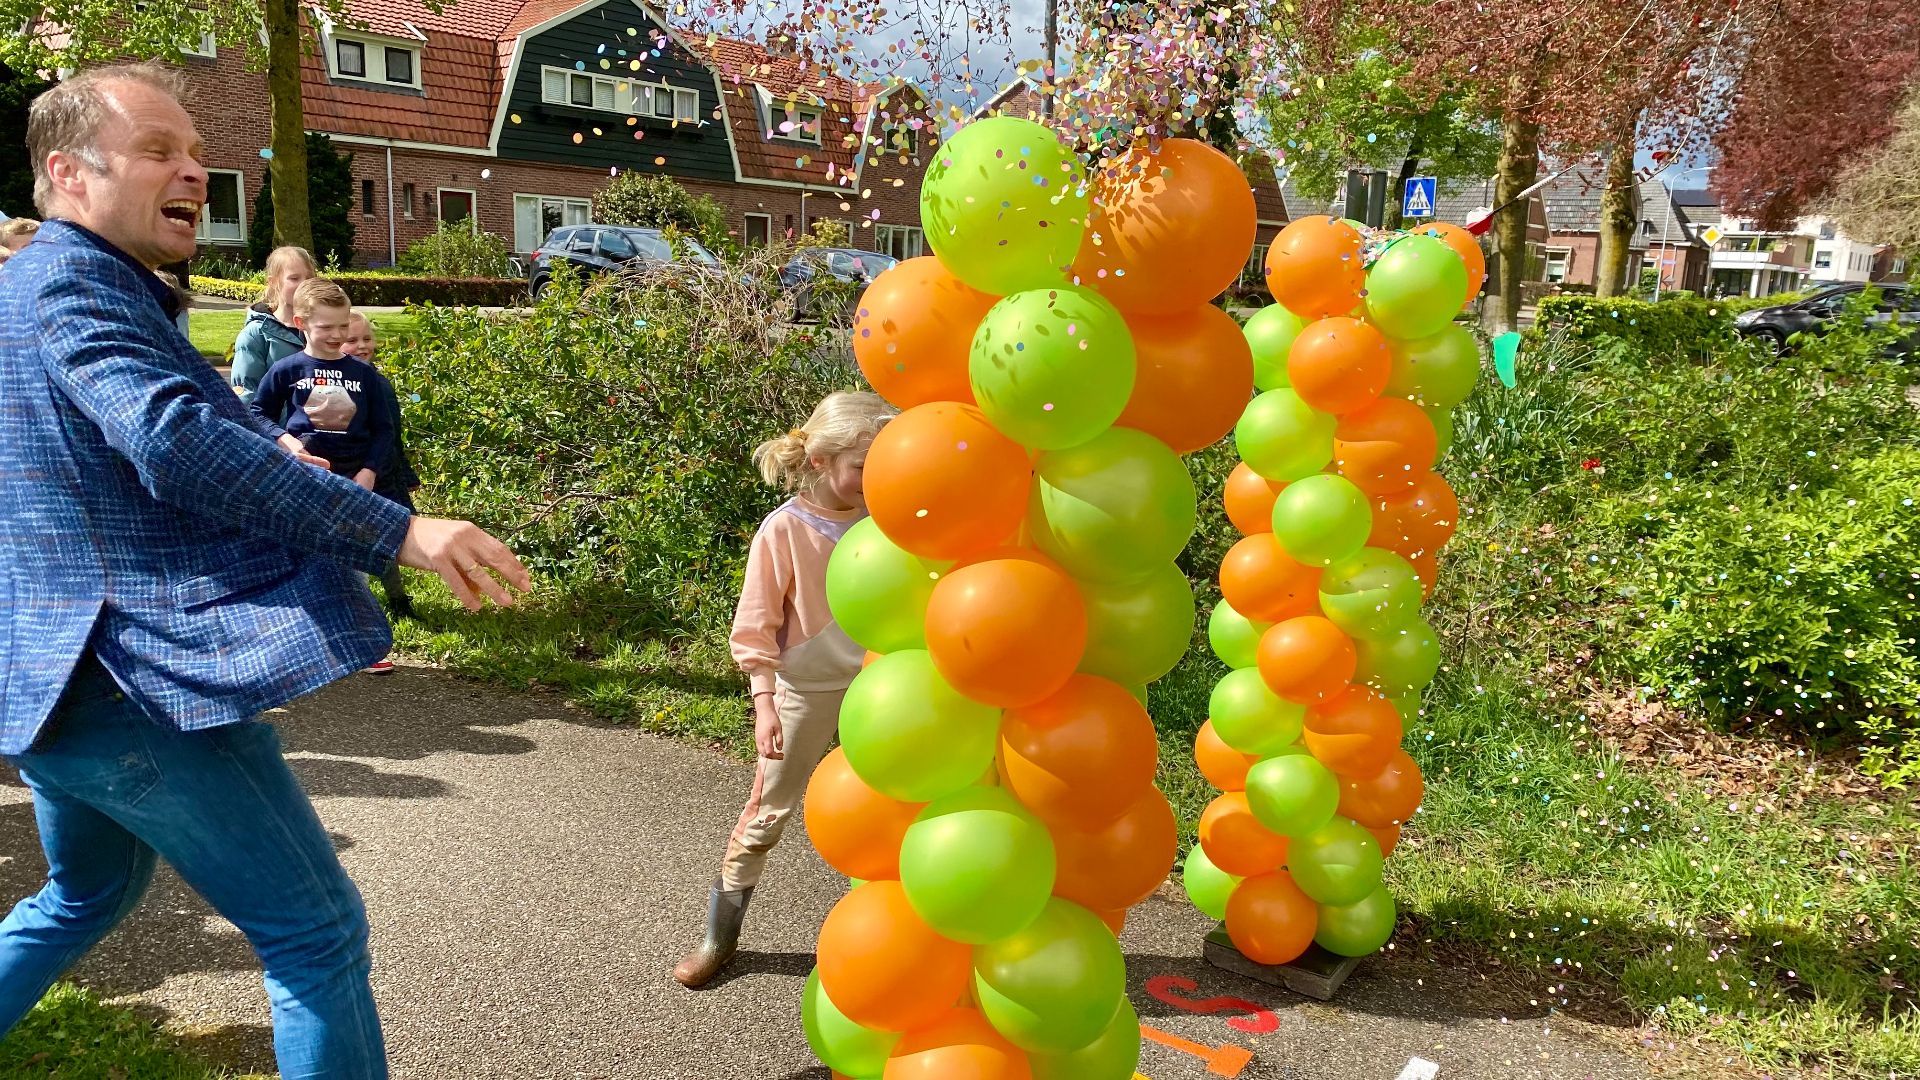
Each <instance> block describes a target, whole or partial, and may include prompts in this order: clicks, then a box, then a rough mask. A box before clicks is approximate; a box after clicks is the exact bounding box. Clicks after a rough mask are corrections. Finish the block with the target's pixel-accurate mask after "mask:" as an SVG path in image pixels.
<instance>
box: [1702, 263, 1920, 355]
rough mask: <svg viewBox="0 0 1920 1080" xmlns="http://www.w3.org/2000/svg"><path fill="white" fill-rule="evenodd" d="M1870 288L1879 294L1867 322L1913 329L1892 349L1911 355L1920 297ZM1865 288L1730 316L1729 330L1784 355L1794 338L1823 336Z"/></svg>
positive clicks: (1889, 287) (1830, 291)
mask: <svg viewBox="0 0 1920 1080" xmlns="http://www.w3.org/2000/svg"><path fill="white" fill-rule="evenodd" d="M1873 287H1874V288H1876V289H1878V290H1880V300H1879V302H1878V304H1876V305H1875V307H1876V309H1877V311H1876V313H1875V314H1874V315H1873V316H1871V318H1870V320H1869V321H1872V322H1897V323H1901V324H1905V325H1908V326H1911V327H1913V331H1912V332H1909V333H1908V334H1907V336H1906V338H1905V339H1904V340H1903V341H1902V342H1901V343H1900V344H1899V345H1898V346H1896V347H1895V349H1894V351H1895V352H1896V353H1897V354H1900V355H1907V354H1909V353H1911V351H1912V349H1913V345H1914V336H1915V332H1920V293H1915V292H1913V291H1912V290H1910V289H1908V288H1907V287H1906V286H1904V285H1899V284H1884V285H1875V286H1873ZM1865 288H1867V285H1866V284H1865V283H1862V282H1851V281H1850V282H1846V283H1844V284H1840V285H1834V286H1830V287H1828V288H1824V289H1821V290H1820V291H1819V292H1816V293H1814V294H1813V295H1812V296H1809V297H1806V298H1805V299H1802V300H1795V301H1793V302H1792V303H1789V304H1778V305H1775V306H1773V307H1763V308H1754V309H1752V310H1750V311H1743V312H1741V313H1740V314H1738V315H1736V316H1734V318H1733V328H1734V330H1735V331H1737V332H1739V333H1740V334H1742V335H1744V336H1746V337H1753V338H1759V339H1761V340H1763V341H1766V342H1768V343H1769V344H1771V345H1772V346H1773V348H1774V351H1775V352H1785V351H1787V348H1788V339H1789V338H1791V337H1793V335H1795V334H1802V333H1810V334H1822V333H1825V332H1826V329H1827V325H1828V323H1830V322H1831V321H1832V320H1833V318H1834V316H1836V315H1838V314H1840V313H1841V312H1842V311H1845V310H1846V307H1847V303H1848V302H1849V301H1851V300H1852V299H1853V298H1854V297H1855V296H1857V295H1859V293H1860V291H1861V290H1862V289H1865Z"/></svg>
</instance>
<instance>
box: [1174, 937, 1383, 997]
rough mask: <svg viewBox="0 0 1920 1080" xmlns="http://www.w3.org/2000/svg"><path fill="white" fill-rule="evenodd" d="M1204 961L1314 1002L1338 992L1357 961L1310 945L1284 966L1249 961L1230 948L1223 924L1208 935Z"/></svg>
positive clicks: (1230, 941)
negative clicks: (1308, 998)
mask: <svg viewBox="0 0 1920 1080" xmlns="http://www.w3.org/2000/svg"><path fill="white" fill-rule="evenodd" d="M1202 952H1203V955H1204V956H1205V957H1206V961H1207V963H1209V964H1212V965H1213V966H1214V967H1217V968H1219V969H1220V970H1222V971H1231V972H1233V973H1234V974H1235V975H1241V976H1244V977H1246V978H1249V979H1252V980H1254V981H1255V982H1263V983H1266V984H1267V985H1268V986H1278V987H1281V988H1283V989H1287V990H1291V991H1293V992H1294V993H1296V994H1301V995H1303V996H1306V997H1310V998H1313V999H1315V1000H1317V1001H1332V1000H1333V995H1334V994H1336V993H1339V991H1340V984H1341V983H1344V982H1346V981H1347V976H1348V975H1351V974H1352V973H1353V969H1354V968H1355V967H1358V966H1359V964H1360V959H1359V958H1358V957H1354V956H1336V955H1335V954H1333V953H1330V952H1328V951H1327V950H1325V949H1323V948H1321V947H1320V946H1318V945H1310V946H1308V947H1307V951H1306V952H1305V953H1303V954H1301V956H1300V957H1299V958H1298V959H1296V960H1294V961H1292V962H1291V963H1286V964H1262V963H1260V962H1258V961H1255V960H1249V959H1247V958H1246V956H1245V955H1243V954H1242V953H1241V952H1240V950H1239V949H1236V948H1234V947H1233V939H1232V938H1229V937H1228V936H1227V928H1226V925H1225V924H1224V923H1223V924H1221V925H1219V926H1216V927H1214V928H1213V933H1211V934H1208V935H1207V939H1206V943H1205V946H1204V948H1203V950H1202Z"/></svg>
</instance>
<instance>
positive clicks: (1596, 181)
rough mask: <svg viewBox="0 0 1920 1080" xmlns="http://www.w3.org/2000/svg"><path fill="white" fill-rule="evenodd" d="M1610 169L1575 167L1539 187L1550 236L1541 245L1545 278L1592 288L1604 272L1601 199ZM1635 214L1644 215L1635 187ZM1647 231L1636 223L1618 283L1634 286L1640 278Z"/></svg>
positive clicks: (1637, 216)
mask: <svg viewBox="0 0 1920 1080" xmlns="http://www.w3.org/2000/svg"><path fill="white" fill-rule="evenodd" d="M1605 185H1606V175H1605V171H1604V170H1602V169H1599V168H1593V169H1571V170H1569V171H1567V172H1565V173H1562V174H1561V175H1560V176H1559V178H1558V179H1556V180H1554V181H1553V182H1552V183H1550V184H1548V185H1547V186H1546V187H1545V188H1543V189H1541V192H1540V195H1541V199H1542V200H1543V202H1544V203H1545V206H1546V212H1547V239H1546V242H1545V244H1544V245H1543V247H1542V250H1541V275H1540V276H1541V280H1542V281H1545V282H1547V283H1548V284H1551V285H1558V286H1561V287H1563V288H1564V287H1567V286H1579V287H1581V288H1585V289H1592V288H1594V287H1596V286H1597V285H1598V284H1599V278H1600V200H1601V197H1602V195H1603V194H1604V193H1605ZM1632 202H1633V211H1634V218H1635V220H1642V216H1641V211H1642V209H1643V199H1642V192H1641V190H1640V188H1639V186H1638V185H1635V187H1634V190H1633V192H1632ZM1646 250H1647V236H1646V234H1645V230H1643V229H1635V230H1634V234H1633V240H1632V241H1631V242H1630V243H1629V245H1628V253H1627V261H1626V266H1625V269H1624V271H1623V276H1622V280H1621V281H1619V282H1617V283H1616V284H1617V285H1619V286H1620V287H1622V288H1632V287H1633V286H1634V285H1636V284H1638V281H1639V277H1640V268H1641V266H1642V264H1643V263H1644V261H1645V254H1646Z"/></svg>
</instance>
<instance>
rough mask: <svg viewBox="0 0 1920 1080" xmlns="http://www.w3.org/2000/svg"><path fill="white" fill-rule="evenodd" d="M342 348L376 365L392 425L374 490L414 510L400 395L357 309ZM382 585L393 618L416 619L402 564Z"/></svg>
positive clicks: (416, 480) (415, 479) (414, 477)
mask: <svg viewBox="0 0 1920 1080" xmlns="http://www.w3.org/2000/svg"><path fill="white" fill-rule="evenodd" d="M341 348H342V349H344V350H345V351H346V353H347V355H349V356H357V357H359V358H360V359H362V360H364V361H366V362H367V366H368V367H373V368H374V372H373V374H374V378H375V379H376V380H377V381H378V383H379V389H380V394H381V400H382V401H383V402H384V403H385V407H386V410H387V423H388V424H389V425H390V426H391V427H392V428H393V452H392V453H390V454H388V455H387V460H386V461H385V462H384V463H382V465H381V466H380V467H379V468H377V469H376V470H375V471H376V472H377V473H378V478H377V479H376V480H375V481H374V484H373V493H374V494H375V495H379V496H382V497H384V498H386V499H387V500H388V501H389V502H396V503H399V504H400V505H401V506H404V507H406V508H407V509H408V510H412V509H413V489H415V488H417V487H419V486H420V476H419V474H417V473H415V472H414V471H413V462H412V461H411V460H410V459H409V458H408V457H407V442H406V433H405V430H404V428H403V427H402V417H401V414H400V397H399V394H398V392H396V391H395V390H394V388H393V383H392V381H391V380H389V379H388V378H387V376H386V375H385V373H383V372H381V371H380V370H379V369H378V368H377V367H375V365H374V357H375V356H376V355H377V354H378V353H379V351H380V340H379V335H378V334H377V332H376V331H375V330H374V328H373V320H371V319H369V318H367V317H366V316H365V315H362V314H361V313H360V312H358V311H356V312H354V313H353V316H352V318H351V319H350V320H349V322H348V329H347V340H346V341H345V342H344V343H343V344H342V346H341ZM380 584H381V586H382V587H383V588H385V589H386V591H387V610H388V611H390V612H391V613H392V614H393V617H394V618H396V619H411V618H413V600H412V598H411V597H409V596H408V595H407V583H406V581H405V580H403V579H402V578H401V576H400V567H399V566H398V565H395V566H394V568H393V569H391V570H389V571H387V572H386V573H385V574H384V575H382V576H381V578H380Z"/></svg>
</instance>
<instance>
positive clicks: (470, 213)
mask: <svg viewBox="0 0 1920 1080" xmlns="http://www.w3.org/2000/svg"><path fill="white" fill-rule="evenodd" d="M449 191H451V192H453V193H455V194H458V195H465V196H466V197H467V224H468V225H470V226H471V227H472V228H473V231H474V232H479V231H480V193H479V192H478V191H475V190H474V189H472V188H463V187H437V188H434V189H433V223H434V226H435V227H436V228H437V227H439V224H440V223H441V222H443V221H445V220H447V192H449Z"/></svg>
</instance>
